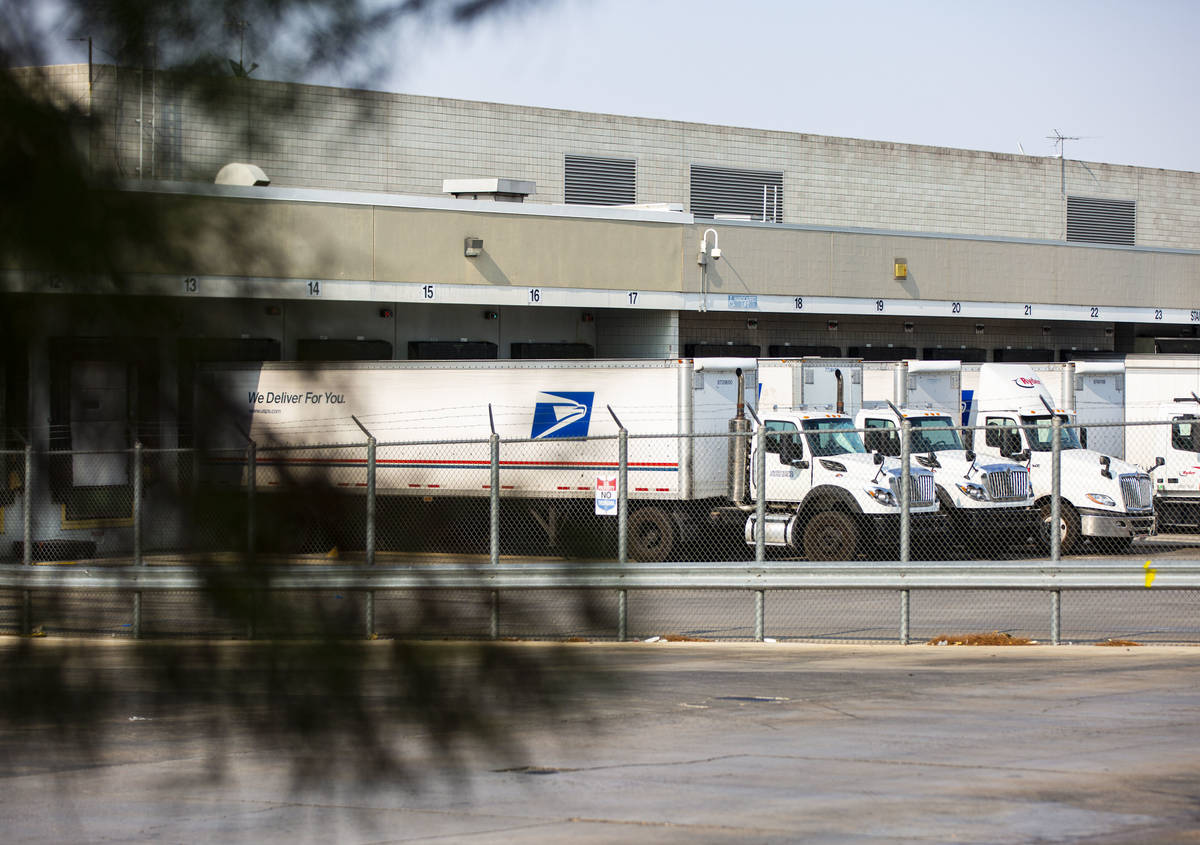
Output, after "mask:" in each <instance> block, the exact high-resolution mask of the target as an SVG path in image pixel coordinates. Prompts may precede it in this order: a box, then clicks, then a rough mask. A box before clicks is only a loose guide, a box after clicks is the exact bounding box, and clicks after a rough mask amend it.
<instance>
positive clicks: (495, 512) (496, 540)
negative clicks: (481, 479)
mask: <svg viewBox="0 0 1200 845" xmlns="http://www.w3.org/2000/svg"><path fill="white" fill-rule="evenodd" d="M491 410H492V408H491V405H489V406H488V414H489V415H490V414H491ZM489 440H490V443H491V447H492V473H491V482H492V485H491V491H490V492H491V530H490V535H491V536H490V546H491V557H492V565H493V566H498V565H499V564H500V435H499V434H497V433H496V428H495V426H494V425H493V427H492V436H491V438H489ZM490 633H491V637H492V639H493V640H497V639H499V638H500V591H499V590H492V621H491V631H490Z"/></svg>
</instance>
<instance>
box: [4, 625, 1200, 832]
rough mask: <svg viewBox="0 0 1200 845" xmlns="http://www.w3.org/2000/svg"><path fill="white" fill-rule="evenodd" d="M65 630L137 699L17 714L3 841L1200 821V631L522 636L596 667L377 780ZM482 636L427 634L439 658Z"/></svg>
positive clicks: (1128, 827) (554, 659)
mask: <svg viewBox="0 0 1200 845" xmlns="http://www.w3.org/2000/svg"><path fill="white" fill-rule="evenodd" d="M16 647H17V641H16V640H14V639H11V638H10V639H0V654H2V653H3V652H4V651H6V650H11V649H14V648H16ZM35 647H36V648H44V649H47V650H49V649H56V648H67V647H68V646H67V645H64V644H62V643H54V642H47V641H43V642H39V643H37V644H36V646H35ZM69 647H70V648H73V649H80V648H82V649H83V650H84V652H85V653H86V654H87V655H88V659H89V660H91V661H93V662H94V665H98V666H101V667H103V668H104V669H105V670H106V674H105V677H108V678H110V679H111V680H112V681H113V683H115V684H117V685H118V686H121V685H124V686H125V687H126V688H125V689H124V693H125V694H126V695H127V701H128V706H127V708H126V709H127V710H128V712H125V711H120V712H118V713H117V714H116V715H115V716H114V715H110V716H109V717H107V718H108V719H109V720H110V723H108V724H105V725H97V733H100V732H101V730H100V729H101V728H103V729H104V731H106V732H107V733H106V736H107V737H108V738H109V740H108V742H107V743H106V744H105V745H104V746H103V749H102V751H101V752H100V753H99V754H98V755H95V756H92V757H89V756H87V755H80V754H78V753H76V752H77V751H78V749H75V748H71V747H66V746H67V744H68V743H77V742H78V741H79V737H78V736H75V737H69V736H65V735H64V734H63V732H62V731H61V730H58V729H56V728H55V726H54V725H52V724H48V723H47V724H44V725H38V724H37V723H36V720H35V721H34V722H33V723H30V724H26V725H25V726H23V727H21V728H20V729H19V730H18V729H16V728H14V727H12V726H11V725H4V726H2V729H0V751H3V753H2V754H0V760H4V761H6V762H4V763H0V777H2V780H0V830H3V831H4V834H3V839H4V841H6V842H9V843H17V842H39V843H41V842H49V841H54V842H132V841H137V842H147V841H150V842H201V841H203V842H235V843H240V842H254V843H288V845H296V844H297V843H307V842H346V843H383V842H388V843H391V842H394V843H446V842H455V843H460V842H461V843H508V842H513V843H515V842H521V843H562V842H569V843H598V842H639V843H640V842H647V843H649V842H654V843H662V842H666V843H676V842H679V843H682V842H688V843H694V842H812V843H834V842H836V843H883V842H913V841H917V842H924V843H991V842H996V843H1001V842H1003V843H1035V842H1036V843H1042V842H1086V843H1103V845H1110V843H1127V842H1128V843H1133V842H1163V843H1172V842H1177V843H1185V842H1187V843H1196V842H1200V753H1198V752H1200V686H1198V685H1197V683H1196V678H1197V677H1198V672H1200V648H1196V647H1132V646H1125V647H1103V648H1102V647H1096V646H1060V647H1050V646H1005V647H951V646H928V645H910V646H886V645H874V646H850V645H788V644H780V643H774V644H772V643H763V644H709V643H693V642H663V641H659V642H655V643H645V642H638V643H626V644H596V643H579V644H570V645H567V646H565V647H564V646H562V645H551V644H545V643H543V644H537V643H510V644H504V645H503V646H502V648H503V649H506V650H508V652H507V653H509V654H510V655H515V656H521V657H523V658H527V659H536V660H539V661H542V663H543V665H544V666H545V667H546V668H548V669H550V670H551V671H554V670H555V669H556V668H558V669H561V670H562V671H563V672H566V671H567V670H568V669H571V668H574V669H579V668H580V667H582V669H583V672H584V673H585V674H589V675H590V676H591V677H592V678H593V680H597V681H602V682H603V683H602V685H601V687H600V688H599V690H597V689H596V688H594V687H591V688H588V689H586V690H585V689H580V690H578V691H576V692H571V691H570V690H568V691H567V700H566V705H567V706H566V707H564V708H562V709H560V710H558V711H555V712H553V713H547V712H542V711H540V710H536V709H528V710H523V711H520V712H517V713H514V714H512V715H511V716H510V717H509V718H508V721H507V723H506V725H505V733H504V739H505V740H507V742H506V744H505V746H504V748H503V750H501V749H500V748H497V747H494V746H492V745H490V744H488V743H485V742H482V741H479V740H463V741H462V742H461V743H458V744H457V745H455V746H453V750H454V751H455V752H456V753H455V754H453V755H452V754H450V753H449V750H448V749H438V748H436V747H431V746H430V745H429V744H428V743H426V742H425V741H424V740H426V739H427V738H428V736H427V734H428V727H427V726H425V725H422V724H419V723H413V724H403V725H397V726H396V728H397V730H396V732H395V734H394V742H395V746H394V750H396V751H397V753H399V754H400V755H401V756H402V757H403V758H404V760H405V762H406V763H408V765H409V769H408V771H409V772H410V774H411V775H412V778H411V779H409V780H400V779H374V780H370V781H368V782H366V783H364V782H362V781H361V780H360V779H359V778H358V777H356V776H355V774H354V767H353V765H350V766H345V765H335V764H345V763H347V761H349V762H350V763H353V762H354V761H355V760H356V759H358V757H357V756H356V755H364V751H365V750H364V749H361V748H356V747H354V745H353V744H346V745H341V746H339V747H330V748H328V749H320V750H319V751H320V752H321V753H327V754H328V760H329V763H330V765H329V766H328V770H327V771H326V772H322V773H321V776H319V777H318V778H317V779H316V780H309V781H301V780H297V779H296V777H295V775H296V763H297V761H298V760H300V759H301V758H302V757H304V752H305V751H311V749H303V748H301V747H299V744H297V745H288V744H279V743H267V744H264V743H262V742H258V741H256V737H254V736H252V735H239V734H238V733H237V731H236V730H235V731H233V732H231V733H227V734H223V735H222V737H221V739H220V740H219V741H218V740H217V739H215V738H214V736H213V735H212V734H211V733H210V725H211V724H212V722H211V721H210V717H211V716H213V715H214V714H207V715H204V714H202V713H201V712H200V710H199V709H193V708H192V707H191V706H189V705H188V704H187V703H186V702H175V703H173V704H172V705H171V706H169V707H167V706H163V705H162V704H161V703H157V704H156V703H155V702H156V699H155V698H154V697H153V695H152V693H153V689H151V688H149V687H148V686H147V681H146V680H145V678H142V677H139V676H137V675H136V674H135V673H126V672H124V671H123V668H124V667H125V664H126V663H127V661H128V660H129V658H130V655H131V653H132V652H131V651H130V649H133V648H136V647H137V644H133V643H127V642H98V643H84V644H80V643H74V644H71V645H70V646H69ZM256 647H262V646H257V645H254V644H244V643H243V644H223V645H222V646H221V648H227V649H231V650H237V649H250V648H256ZM362 647H363V648H364V649H379V650H380V652H379V653H380V654H382V653H384V651H383V650H384V649H386V648H387V644H386V643H364V644H363V645H362ZM470 647H471V646H469V645H467V644H461V643H438V644H431V645H428V646H427V648H429V649H432V650H434V653H435V654H437V655H439V656H440V658H441V660H442V665H443V666H447V667H449V666H452V665H453V664H454V662H455V656H456V655H458V654H460V653H465V652H464V651H463V650H464V649H469V648H470ZM178 648H179V655H178V660H179V663H180V668H181V669H184V670H186V668H187V663H188V660H189V659H191V658H190V657H189V654H190V652H189V647H188V646H187V644H180V645H178ZM47 653H49V652H47ZM375 671H377V672H378V673H379V674H378V677H377V678H376V679H375V680H376V681H377V683H378V684H379V688H380V689H384V688H386V684H387V681H388V678H389V676H390V674H391V673H390V672H389V669H388V666H387V665H386V661H383V662H382V663H381V664H380V665H379V666H378V668H377V670H375ZM302 694H303V692H302V691H299V690H298V691H297V695H302ZM368 705H369V706H374V705H371V704H370V702H368ZM31 706H35V707H36V702H31ZM380 706H381V707H382V705H380ZM219 715H220V718H221V719H224V720H226V723H227V724H234V725H236V724H237V722H238V714H237V713H224V714H219ZM338 716H339V714H338V713H330V714H328V718H331V719H336V718H338Z"/></svg>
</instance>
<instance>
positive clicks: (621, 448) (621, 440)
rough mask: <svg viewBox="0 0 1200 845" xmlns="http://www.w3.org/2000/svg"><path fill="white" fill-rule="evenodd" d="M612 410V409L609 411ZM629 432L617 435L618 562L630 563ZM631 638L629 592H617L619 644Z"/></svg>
mask: <svg viewBox="0 0 1200 845" xmlns="http://www.w3.org/2000/svg"><path fill="white" fill-rule="evenodd" d="M609 410H610V411H611V410H612V409H611V408H610V409H609ZM614 416H615V415H614ZM628 485H629V432H628V431H627V430H626V429H625V426H621V427H620V431H619V432H618V433H617V561H618V562H619V563H620V564H621V566H624V565H625V564H627V563H629V486H628ZM628 637H629V591H628V590H618V591H617V642H619V643H623V642H625V640H626V639H628Z"/></svg>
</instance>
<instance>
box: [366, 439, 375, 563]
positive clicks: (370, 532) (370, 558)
mask: <svg viewBox="0 0 1200 845" xmlns="http://www.w3.org/2000/svg"><path fill="white" fill-rule="evenodd" d="M375 448H376V441H375V438H374V437H373V436H372V437H368V438H367V537H366V547H367V548H366V564H367V566H374V565H375V467H376V463H375Z"/></svg>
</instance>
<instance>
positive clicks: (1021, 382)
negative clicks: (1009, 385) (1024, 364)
mask: <svg viewBox="0 0 1200 845" xmlns="http://www.w3.org/2000/svg"><path fill="white" fill-rule="evenodd" d="M1041 383H1042V382H1041V380H1040V379H1036V378H1030V377H1029V376H1021V377H1020V378H1015V379H1013V384H1015V385H1016V386H1017V387H1024V388H1025V389H1026V390H1031V389H1033V388H1035V387H1037V386H1038V385H1039V384H1041Z"/></svg>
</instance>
